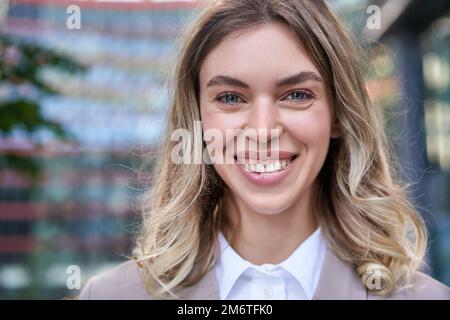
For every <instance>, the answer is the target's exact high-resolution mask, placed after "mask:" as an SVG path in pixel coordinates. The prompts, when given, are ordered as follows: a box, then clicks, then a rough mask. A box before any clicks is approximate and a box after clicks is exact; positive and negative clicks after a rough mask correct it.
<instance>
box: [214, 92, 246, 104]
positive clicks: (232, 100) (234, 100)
mask: <svg viewBox="0 0 450 320" xmlns="http://www.w3.org/2000/svg"><path fill="white" fill-rule="evenodd" d="M216 100H217V101H219V102H221V103H223V104H231V105H234V104H238V103H241V102H242V99H241V98H240V97H239V96H238V95H236V94H234V93H225V94H221V95H219V96H218V97H217V98H216Z"/></svg>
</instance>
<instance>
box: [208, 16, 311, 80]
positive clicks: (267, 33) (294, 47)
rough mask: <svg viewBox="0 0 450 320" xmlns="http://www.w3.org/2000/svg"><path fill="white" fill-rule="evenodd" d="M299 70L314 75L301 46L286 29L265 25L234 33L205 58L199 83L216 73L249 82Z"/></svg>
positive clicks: (271, 24)
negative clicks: (310, 72)
mask: <svg viewBox="0 0 450 320" xmlns="http://www.w3.org/2000/svg"><path fill="white" fill-rule="evenodd" d="M299 71H315V72H317V73H318V71H317V68H316V67H315V65H314V63H313V61H312V60H311V58H310V56H309V54H308V53H307V52H306V50H305V48H304V46H303V45H302V43H301V42H300V40H299V39H298V37H297V36H296V35H295V33H294V32H293V31H292V30H290V29H289V28H288V27H287V26H285V25H284V24H281V23H266V24H261V25H257V26H254V27H250V28H247V29H243V30H239V31H235V32H233V33H231V34H229V35H228V36H227V37H225V38H224V39H223V40H222V41H221V42H220V43H219V44H218V45H217V46H216V47H215V48H214V49H213V50H211V52H209V54H208V55H207V56H206V58H205V60H204V61H203V63H202V65H201V67H200V81H201V82H202V83H203V84H204V83H205V81H207V79H209V78H210V77H212V76H215V75H216V74H218V73H221V74H223V73H225V74H228V75H233V76H239V77H240V78H243V79H245V78H246V77H247V80H248V81H249V82H251V79H255V77H256V78H257V79H267V80H269V79H274V78H280V77H284V76H286V75H290V74H292V73H294V72H299Z"/></svg>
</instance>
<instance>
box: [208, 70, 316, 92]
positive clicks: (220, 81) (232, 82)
mask: <svg viewBox="0 0 450 320" xmlns="http://www.w3.org/2000/svg"><path fill="white" fill-rule="evenodd" d="M308 80H311V81H317V82H322V81H323V80H322V78H321V77H320V76H319V75H318V74H317V73H315V72H313V71H302V72H299V73H297V74H294V75H292V76H289V77H286V78H283V79H280V80H278V81H277V82H276V86H277V87H283V86H288V85H294V84H298V83H302V82H306V81H308ZM220 85H229V86H233V87H240V88H250V86H249V85H248V84H247V83H245V82H243V81H242V80H239V79H237V78H233V77H230V76H226V75H218V76H215V77H214V78H212V79H211V80H209V81H208V83H207V84H206V86H207V87H213V86H220Z"/></svg>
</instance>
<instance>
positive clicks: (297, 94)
mask: <svg viewBox="0 0 450 320" xmlns="http://www.w3.org/2000/svg"><path fill="white" fill-rule="evenodd" d="M286 97H287V98H290V99H289V100H292V101H295V102H304V101H306V100H309V99H311V98H312V97H313V95H312V94H311V93H309V92H307V91H303V90H296V91H292V92H291V93H289V94H288V95H287V96H286Z"/></svg>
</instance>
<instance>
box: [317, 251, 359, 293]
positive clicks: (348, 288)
mask: <svg viewBox="0 0 450 320" xmlns="http://www.w3.org/2000/svg"><path fill="white" fill-rule="evenodd" d="M343 299H348V300H366V299H367V290H366V289H365V287H364V286H363V284H362V283H361V280H360V278H359V276H358V274H357V272H356V270H355V269H354V267H353V266H352V265H351V264H350V263H348V262H345V261H342V260H341V259H339V258H338V257H337V256H336V255H335V254H334V253H333V252H332V251H331V250H330V249H329V248H327V253H326V256H325V260H324V263H323V266H322V271H321V273H320V277H319V283H318V285H317V288H316V291H315V293H314V296H313V300H343Z"/></svg>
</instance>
